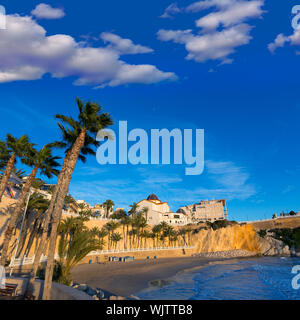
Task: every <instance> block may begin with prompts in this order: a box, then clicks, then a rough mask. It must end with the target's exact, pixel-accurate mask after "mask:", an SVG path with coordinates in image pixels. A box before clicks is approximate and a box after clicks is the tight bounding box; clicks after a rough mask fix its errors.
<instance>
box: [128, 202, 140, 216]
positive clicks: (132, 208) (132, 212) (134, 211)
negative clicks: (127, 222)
mask: <svg viewBox="0 0 300 320" xmlns="http://www.w3.org/2000/svg"><path fill="white" fill-rule="evenodd" d="M129 207H130V208H131V209H130V210H129V211H128V212H129V213H130V214H131V215H132V216H133V217H134V216H135V214H136V212H137V208H138V204H137V203H136V202H134V203H133V204H131V205H130V206H129Z"/></svg>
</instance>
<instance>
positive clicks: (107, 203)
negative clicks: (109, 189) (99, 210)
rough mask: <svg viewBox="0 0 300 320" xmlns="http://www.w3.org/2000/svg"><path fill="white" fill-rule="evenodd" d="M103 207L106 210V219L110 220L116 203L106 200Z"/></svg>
mask: <svg viewBox="0 0 300 320" xmlns="http://www.w3.org/2000/svg"><path fill="white" fill-rule="evenodd" d="M103 205H104V206H105V208H106V218H108V216H109V212H110V211H111V210H112V208H113V207H114V205H115V204H114V202H113V201H112V200H106V201H105V202H104V203H103Z"/></svg>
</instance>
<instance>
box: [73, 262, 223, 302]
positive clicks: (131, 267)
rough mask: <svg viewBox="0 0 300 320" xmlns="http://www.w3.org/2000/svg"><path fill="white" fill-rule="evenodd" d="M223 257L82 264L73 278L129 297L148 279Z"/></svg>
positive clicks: (165, 275) (151, 279)
mask: <svg viewBox="0 0 300 320" xmlns="http://www.w3.org/2000/svg"><path fill="white" fill-rule="evenodd" d="M220 260H224V259H216V258H204V257H183V258H165V259H158V260H136V261H132V262H107V263H99V264H97V263H95V264H82V265H79V266H77V267H75V268H74V269H73V272H72V274H73V279H74V282H77V283H85V284H87V285H89V286H90V287H92V288H94V289H95V288H97V287H98V288H101V289H102V290H104V291H107V292H109V293H110V294H113V295H118V296H123V297H128V296H130V295H132V294H136V293H137V292H139V291H141V290H142V289H144V288H147V287H148V286H149V282H150V281H153V280H159V279H168V278H170V277H173V276H175V275H176V274H177V273H179V272H182V271H184V270H189V269H193V268H197V267H203V266H205V265H207V264H208V263H210V262H215V261H220Z"/></svg>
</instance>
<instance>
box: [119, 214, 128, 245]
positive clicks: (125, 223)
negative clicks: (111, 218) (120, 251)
mask: <svg viewBox="0 0 300 320" xmlns="http://www.w3.org/2000/svg"><path fill="white" fill-rule="evenodd" d="M120 223H121V225H122V227H123V239H124V241H123V244H124V249H127V238H128V226H129V225H130V217H128V216H127V215H125V216H123V217H122V218H121V221H120ZM125 228H126V232H125Z"/></svg>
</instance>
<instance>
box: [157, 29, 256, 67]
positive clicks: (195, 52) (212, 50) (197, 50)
mask: <svg viewBox="0 0 300 320" xmlns="http://www.w3.org/2000/svg"><path fill="white" fill-rule="evenodd" d="M251 28H252V27H251V26H249V25H247V24H239V25H236V26H233V27H231V28H228V29H224V30H222V31H216V32H213V33H207V34H203V35H194V34H193V33H192V32H191V30H184V31H181V30H177V31H173V30H160V31H159V32H158V39H159V40H162V41H169V40H173V41H174V42H176V43H182V44H185V48H186V50H187V51H188V55H187V57H186V59H188V60H195V61H197V62H205V61H207V60H221V61H223V64H226V63H227V64H228V62H229V61H230V62H232V59H228V55H230V54H231V53H233V52H235V48H236V47H238V46H241V45H245V44H248V43H249V42H250V40H251V39H252V37H251V36H250V30H251Z"/></svg>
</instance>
